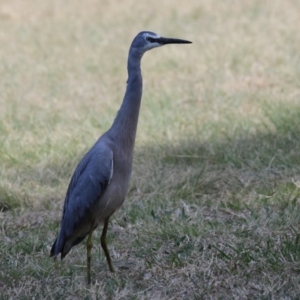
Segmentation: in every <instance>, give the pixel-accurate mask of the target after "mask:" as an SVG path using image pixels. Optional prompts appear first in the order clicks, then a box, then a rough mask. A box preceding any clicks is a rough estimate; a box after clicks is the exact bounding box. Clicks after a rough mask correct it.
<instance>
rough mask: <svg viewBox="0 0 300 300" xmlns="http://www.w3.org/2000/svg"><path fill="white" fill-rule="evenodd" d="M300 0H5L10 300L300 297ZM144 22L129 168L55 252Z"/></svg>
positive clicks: (1, 185) (2, 131)
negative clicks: (159, 38)
mask: <svg viewBox="0 0 300 300" xmlns="http://www.w3.org/2000/svg"><path fill="white" fill-rule="evenodd" d="M299 16H300V2H299V1H297V0H286V1H280V0H276V1H271V0H267V1H258V0H245V1H238V0H225V1H217V0H211V1H205V0H202V1H190V2H183V1H178V0H173V1H171V0H161V1H159V2H156V3H151V4H150V3H149V2H143V1H134V0H127V1H123V2H121V1H116V0H114V1H108V0H103V1H96V0H86V1H79V0H66V1H59V0H53V1H46V0H40V1H38V0H28V1H19V0H11V1H0V28H1V32H0V44H1V47H0V78H1V79H0V107H1V109H0V163H1V168H0V255H1V260H0V299H139V300H140V299H228V300H231V299H285V300H287V299H299V298H300V47H299V45H300V34H299V28H300V18H299ZM142 30H151V31H155V32H157V33H159V34H161V35H163V36H167V37H177V38H182V39H187V40H191V41H192V42H193V44H191V45H168V46H165V47H163V48H160V49H155V50H153V51H150V52H149V53H146V54H145V56H144V57H143V61H142V71H143V78H144V89H143V99H142V105H141V112H140V119H139V126H138V132H137V138H136V147H135V156H134V166H133V174H132V179H131V184H130V188H129V191H128V195H127V198H126V201H125V203H124V206H123V207H122V208H121V209H120V210H119V211H118V212H117V213H115V215H114V217H113V218H112V219H111V222H110V227H109V230H108V246H109V249H110V252H111V255H112V260H113V264H114V266H115V269H116V272H115V273H110V272H109V271H108V266H107V263H106V260H105V256H104V254H103V252H102V249H101V247H100V234H101V231H100V230H96V231H95V233H94V248H93V256H92V276H93V283H92V284H91V285H90V286H87V284H86V248H85V243H81V244H80V245H79V246H77V247H74V248H73V249H72V250H71V252H70V253H69V255H68V256H67V257H66V258H65V259H64V261H62V262H61V261H60V260H57V261H54V260H53V259H52V258H49V253H50V249H51V246H52V244H53V242H54V240H55V237H56V235H57V233H58V230H59V225H60V220H61V214H62V206H63V202H64V197H65V193H66V190H67V187H68V183H69V181H70V177H71V175H72V172H73V171H74V168H75V167H76V165H77V163H78V162H79V161H80V159H81V157H82V156H83V155H84V153H85V152H86V151H87V150H88V149H89V148H90V147H91V146H92V145H93V144H94V142H95V141H96V140H97V138H98V137H99V136H100V135H101V134H102V133H104V132H105V131H106V130H107V129H108V128H109V126H110V125H111V123H112V122H113V120H114V117H115V115H116V112H117V111H118V109H119V106H120V104H121V101H122V97H123V94H124V91H125V87H126V80H127V70H126V60H127V54H128V48H129V46H130V43H131V41H132V39H133V38H134V36H135V35H136V34H137V33H138V32H140V31H142Z"/></svg>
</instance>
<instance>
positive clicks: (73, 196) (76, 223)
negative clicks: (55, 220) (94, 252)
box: [54, 144, 113, 255]
mask: <svg viewBox="0 0 300 300" xmlns="http://www.w3.org/2000/svg"><path fill="white" fill-rule="evenodd" d="M112 176H113V152H112V150H111V149H110V148H108V147H105V146H103V144H99V145H98V144H95V145H94V147H93V148H92V149H91V150H90V151H89V152H88V153H87V154H86V155H85V156H84V157H83V159H82V160H81V162H80V163H79V164H78V166H77V168H76V170H75V171H74V174H73V176H72V179H71V182H70V184H69V187H68V191H67V195H66V199H65V203H64V210H63V217H62V224H61V231H60V234H59V238H58V240H57V244H56V247H55V248H56V251H55V252H56V253H54V255H57V254H58V253H59V252H61V251H62V248H63V247H64V244H65V242H66V240H67V239H68V238H69V237H70V236H71V235H72V234H73V233H74V231H75V230H76V229H78V227H80V225H82V222H84V221H85V219H86V218H88V217H89V216H91V214H92V211H93V208H94V205H95V203H97V201H99V199H100V197H101V195H102V194H103V193H104V191H105V190H106V187H107V186H108V184H109V182H110V180H111V178H112Z"/></svg>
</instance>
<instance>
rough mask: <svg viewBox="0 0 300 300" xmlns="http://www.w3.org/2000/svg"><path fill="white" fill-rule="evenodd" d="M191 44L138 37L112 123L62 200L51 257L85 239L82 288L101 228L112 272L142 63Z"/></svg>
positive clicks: (79, 167) (147, 34) (153, 35)
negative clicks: (155, 52)
mask: <svg viewBox="0 0 300 300" xmlns="http://www.w3.org/2000/svg"><path fill="white" fill-rule="evenodd" d="M190 43H191V42H190V41H187V40H182V39H176V38H165V37H161V36H160V35H158V34H156V33H154V32H150V31H142V32H140V33H139V34H138V35H137V36H136V37H135V38H134V39H133V41H132V44H131V46H130V49H129V55H128V63H127V70H128V80H127V87H126V91H125V95H124V98H123V101H122V104H121V107H120V109H119V111H118V113H117V115H116V117H115V120H114V122H113V124H112V126H111V127H110V129H109V130H108V131H106V132H105V133H104V134H103V135H102V136H101V137H100V138H99V139H98V140H97V141H96V143H95V144H94V145H93V147H92V148H91V149H90V150H89V151H88V152H87V153H86V154H85V155H84V157H83V158H82V160H81V161H80V162H79V164H78V165H77V167H76V169H75V171H74V173H73V175H72V177H71V181H70V183H69V187H68V189H67V193H66V196H65V201H64V207H63V213H62V220H61V226H60V231H59V234H58V236H57V238H56V240H55V242H54V244H53V246H52V249H51V252H50V256H54V257H56V256H58V255H59V254H60V255H61V259H63V258H64V257H65V256H66V255H67V254H68V253H69V251H70V250H71V248H72V247H74V246H76V245H78V244H79V243H80V242H82V241H83V240H84V239H85V238H86V237H87V242H86V251H87V282H88V284H90V282H91V251H92V247H93V242H92V234H93V232H94V230H95V229H96V228H97V227H98V226H99V225H103V229H102V234H101V238H100V243H101V247H102V249H103V251H104V254H105V256H106V260H107V263H108V267H109V270H110V271H111V272H114V267H113V264H112V260H111V257H110V254H109V250H108V247H107V241H106V235H107V229H108V225H109V219H110V217H111V216H112V215H113V214H114V212H115V211H116V210H117V209H118V208H120V207H121V206H122V204H123V202H124V200H125V196H126V194H127V190H128V185H129V181H130V177H131V171H132V160H133V152H134V143H135V137H136V130H137V124H138V117H139V111H140V104H141V99H142V88H143V80H142V73H141V59H142V56H143V54H144V53H145V52H146V51H148V50H150V49H153V48H156V47H160V46H163V45H167V44H190Z"/></svg>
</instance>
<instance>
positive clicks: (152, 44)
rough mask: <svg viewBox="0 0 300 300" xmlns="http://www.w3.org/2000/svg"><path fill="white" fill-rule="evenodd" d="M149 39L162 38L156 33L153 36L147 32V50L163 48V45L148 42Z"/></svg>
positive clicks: (145, 35) (145, 36)
mask: <svg viewBox="0 0 300 300" xmlns="http://www.w3.org/2000/svg"><path fill="white" fill-rule="evenodd" d="M147 37H151V38H160V37H161V36H160V35H158V34H155V33H153V34H151V33H148V32H145V33H144V38H145V40H146V42H147V44H146V46H145V49H146V50H150V49H153V48H156V47H160V46H162V45H161V44H159V43H153V42H150V41H147Z"/></svg>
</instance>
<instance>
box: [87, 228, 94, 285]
mask: <svg viewBox="0 0 300 300" xmlns="http://www.w3.org/2000/svg"><path fill="white" fill-rule="evenodd" d="M92 235H93V226H91V230H90V233H89V236H88V239H87V242H86V253H87V282H88V284H90V283H91V257H92V248H93V241H92Z"/></svg>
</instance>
